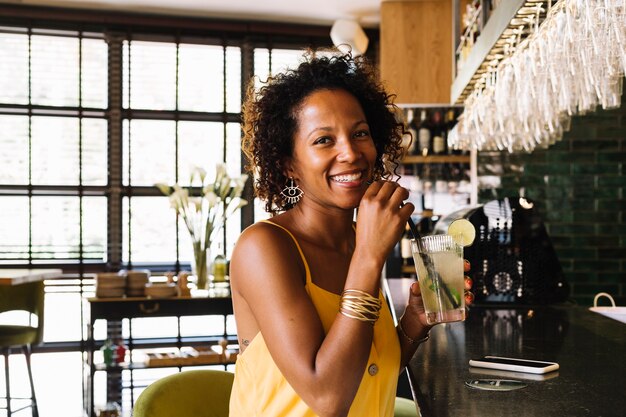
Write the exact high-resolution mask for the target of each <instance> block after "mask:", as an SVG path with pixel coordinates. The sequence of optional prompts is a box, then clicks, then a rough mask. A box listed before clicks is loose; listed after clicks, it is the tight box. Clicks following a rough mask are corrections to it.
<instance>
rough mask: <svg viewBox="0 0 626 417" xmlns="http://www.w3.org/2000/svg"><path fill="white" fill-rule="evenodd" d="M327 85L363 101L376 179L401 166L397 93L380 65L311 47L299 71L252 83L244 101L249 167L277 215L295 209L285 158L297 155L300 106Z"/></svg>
mask: <svg viewBox="0 0 626 417" xmlns="http://www.w3.org/2000/svg"><path fill="white" fill-rule="evenodd" d="M322 89H331V90H332V89H341V90H345V91H347V92H349V93H350V94H352V95H353V96H354V97H355V98H356V99H357V100H358V102H359V103H360V104H361V107H362V109H363V112H364V113H365V118H366V120H367V123H368V124H369V127H370V132H371V135H372V138H373V140H374V144H375V147H376V151H377V157H376V162H375V165H374V178H390V177H392V176H393V175H394V174H395V170H396V168H397V167H398V162H397V160H398V159H400V158H401V156H402V147H401V141H402V133H403V131H404V129H403V123H402V122H401V121H398V120H396V117H395V114H396V111H397V107H396V106H395V105H394V104H393V99H394V98H395V96H393V95H391V94H387V92H385V89H384V87H383V85H382V83H381V82H380V81H379V80H378V75H377V73H376V71H375V69H374V67H373V66H371V65H370V64H369V63H368V62H367V61H366V59H365V58H363V57H356V58H353V57H352V56H351V55H350V54H344V55H332V56H330V57H329V56H316V53H315V51H307V53H305V55H304V61H303V62H302V63H301V64H300V65H299V66H298V67H297V68H296V69H294V70H288V71H286V72H284V73H280V74H277V75H275V76H273V77H270V78H269V79H268V80H267V83H266V84H265V85H264V86H263V87H261V88H260V89H258V90H257V89H255V87H254V84H253V83H251V84H250V86H249V87H248V90H247V97H246V100H245V102H244V105H243V125H244V128H243V130H244V132H243V133H244V137H243V143H242V149H243V152H244V153H245V155H246V156H247V158H248V161H247V164H246V169H247V170H248V171H249V172H250V174H251V176H252V177H253V178H255V182H254V189H255V193H256V196H257V197H259V198H260V199H262V200H264V201H265V203H266V204H265V209H266V210H267V211H268V212H270V213H272V214H276V213H277V212H281V211H285V210H289V209H290V208H292V205H291V204H290V203H289V202H288V201H287V200H286V199H285V197H284V196H283V195H282V194H281V190H282V189H283V188H284V186H285V183H286V182H287V179H288V178H287V177H286V176H285V173H284V171H285V170H284V162H285V160H286V158H287V157H290V156H291V155H292V153H293V137H294V135H295V132H296V129H297V112H298V109H299V106H300V104H301V103H302V101H303V100H304V99H305V98H306V97H308V96H309V95H310V94H311V93H313V92H315V91H318V90H322Z"/></svg>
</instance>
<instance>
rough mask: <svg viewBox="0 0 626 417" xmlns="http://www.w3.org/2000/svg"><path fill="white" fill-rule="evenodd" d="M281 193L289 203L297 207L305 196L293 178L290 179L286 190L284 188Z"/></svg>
mask: <svg viewBox="0 0 626 417" xmlns="http://www.w3.org/2000/svg"><path fill="white" fill-rule="evenodd" d="M280 193H281V194H282V196H283V197H285V198H286V199H287V202H288V203H289V204H291V205H296V204H297V203H298V201H300V199H301V198H302V196H303V195H304V191H302V190H301V189H300V187H298V184H296V182H295V181H294V180H293V178H292V177H289V179H288V180H287V184H286V185H285V188H283V190H282V191H281V192H280Z"/></svg>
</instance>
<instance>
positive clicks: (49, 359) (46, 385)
mask: <svg viewBox="0 0 626 417" xmlns="http://www.w3.org/2000/svg"><path fill="white" fill-rule="evenodd" d="M9 360H10V363H9V369H10V371H11V395H12V396H20V397H30V387H29V384H28V373H27V371H26V362H25V360H24V356H23V355H17V354H15V355H11V356H10V359H9ZM81 362H82V359H81V354H80V353H75V352H72V353H45V354H36V355H33V356H32V366H33V379H34V380H35V391H36V393H37V401H38V403H39V415H40V417H60V416H63V417H82V416H83V413H82V369H81ZM0 371H1V372H2V373H1V375H2V378H1V379H2V381H1V382H0V387H1V391H0V392H1V395H3V396H4V394H5V392H6V387H5V382H4V360H2V363H1V364H0ZM2 404H3V405H4V404H5V403H4V402H3V403H2ZM12 404H13V407H14V408H15V406H16V405H18V404H16V403H12ZM6 415H7V412H6V410H0V416H2V417H4V416H6ZM13 415H14V416H15V417H29V416H31V410H30V408H27V409H25V410H22V411H20V412H18V413H15V414H13Z"/></svg>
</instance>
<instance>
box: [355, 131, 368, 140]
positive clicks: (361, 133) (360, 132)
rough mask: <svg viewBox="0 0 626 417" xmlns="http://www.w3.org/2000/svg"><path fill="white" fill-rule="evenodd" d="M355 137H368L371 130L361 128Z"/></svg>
mask: <svg viewBox="0 0 626 417" xmlns="http://www.w3.org/2000/svg"><path fill="white" fill-rule="evenodd" d="M354 137H356V138H368V137H370V132H369V130H359V131H357V132H355V134H354Z"/></svg>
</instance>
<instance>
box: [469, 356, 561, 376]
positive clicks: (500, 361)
mask: <svg viewBox="0 0 626 417" xmlns="http://www.w3.org/2000/svg"><path fill="white" fill-rule="evenodd" d="M469 364H470V366H476V367H479V368H489V369H501V370H504V371H513V372H527V373H530V374H546V373H548V372H552V371H556V370H557V369H559V364H558V363H556V362H544V361H533V360H529V359H518V358H503V357H500V356H483V357H482V358H480V359H470V361H469Z"/></svg>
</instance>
